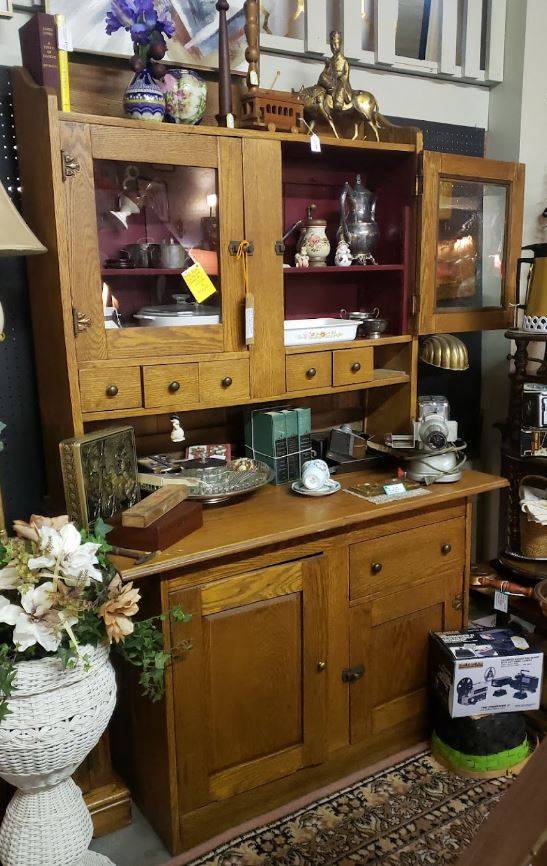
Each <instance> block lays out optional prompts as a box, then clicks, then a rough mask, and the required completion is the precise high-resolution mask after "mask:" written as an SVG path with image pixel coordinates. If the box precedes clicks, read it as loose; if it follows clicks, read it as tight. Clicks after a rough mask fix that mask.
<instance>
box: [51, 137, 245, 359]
mask: <svg viewBox="0 0 547 866" xmlns="http://www.w3.org/2000/svg"><path fill="white" fill-rule="evenodd" d="M87 131H88V139H87V145H88V146H87V147H86V148H84V147H83V146H81V147H80V148H79V152H78V154H77V157H76V158H77V160H78V162H79V165H80V171H78V172H77V173H76V174H75V175H74V176H73V177H70V178H67V179H66V182H65V187H66V190H67V193H66V194H67V197H68V198H69V199H70V200H71V208H70V210H69V213H71V215H72V217H73V220H72V221H71V222H72V224H71V225H69V227H68V234H69V247H70V268H71V285H72V296H73V302H74V308H75V325H76V329H77V330H78V329H79V332H78V334H77V340H76V345H77V354H78V358H79V360H93V359H97V358H124V357H128V358H129V357H131V358H135V357H144V356H150V355H168V354H177V355H178V354H184V353H187V354H199V353H216V352H222V351H237V350H240V349H243V348H244V345H243V343H242V336H241V334H240V331H241V328H240V327H239V324H238V319H240V318H241V317H242V304H243V295H242V291H243V287H242V283H243V281H242V279H241V274H240V273H239V272H238V270H239V271H240V270H241V264H240V263H239V262H236V261H235V259H234V258H233V257H232V256H231V255H230V253H229V245H230V241H232V240H240V239H242V238H243V208H242V205H241V204H238V202H240V201H241V192H240V190H241V187H240V186H238V175H239V178H240V177H241V172H242V166H241V153H240V149H239V147H238V145H237V143H236V142H234V141H232V140H221V141H220V142H219V141H217V140H216V139H214V138H212V137H210V136H201V135H197V134H195V135H185V134H184V133H181V131H179V130H174V131H173V132H170V131H168V132H167V135H166V134H165V133H163V132H162V131H160V135H158V134H157V132H156V131H154V132H152V131H149V130H142V131H141V130H134V129H127V128H123V127H106V126H105V127H98V126H97V127H95V126H91V127H88V130H87ZM78 134H79V137H80V138H81V135H82V134H81V130H79V131H78ZM68 144H74V143H73V142H69V143H68ZM82 145H83V142H82ZM72 150H74V147H72ZM71 155H72V156H74V153H72V152H71ZM225 205H226V207H225Z"/></svg>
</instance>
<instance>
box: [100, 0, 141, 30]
mask: <svg viewBox="0 0 547 866" xmlns="http://www.w3.org/2000/svg"><path fill="white" fill-rule="evenodd" d="M134 20H135V9H134V8H133V4H132V3H131V2H128V0H112V6H111V8H110V11H109V12H108V14H107V16H106V32H107V33H108V35H110V34H111V33H115V31H116V30H120V29H121V28H122V27H125V29H126V30H128V29H129V28H130V27H131V25H132V24H133V22H134Z"/></svg>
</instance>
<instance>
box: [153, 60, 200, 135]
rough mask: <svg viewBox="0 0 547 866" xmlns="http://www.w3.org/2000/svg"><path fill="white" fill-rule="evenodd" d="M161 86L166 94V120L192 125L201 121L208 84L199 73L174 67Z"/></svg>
mask: <svg viewBox="0 0 547 866" xmlns="http://www.w3.org/2000/svg"><path fill="white" fill-rule="evenodd" d="M161 86H162V90H163V92H164V95H165V105H166V117H165V119H166V120H169V121H172V122H174V123H186V124H189V125H191V126H193V125H195V124H196V123H199V122H200V120H201V119H202V117H203V115H204V114H205V104H206V102H207V85H206V83H205V81H204V80H203V79H202V78H200V77H199V75H196V73H195V72H191V71H190V70H189V69H172V70H170V71H169V72H168V73H167V74H166V75H165V77H164V79H163V82H162V85H161Z"/></svg>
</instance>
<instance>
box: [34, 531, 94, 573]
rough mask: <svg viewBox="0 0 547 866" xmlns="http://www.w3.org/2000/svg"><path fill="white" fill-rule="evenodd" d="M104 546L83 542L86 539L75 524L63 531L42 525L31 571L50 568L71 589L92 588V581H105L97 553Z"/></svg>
mask: <svg viewBox="0 0 547 866" xmlns="http://www.w3.org/2000/svg"><path fill="white" fill-rule="evenodd" d="M99 547H100V544H93V543H92V542H91V541H86V542H85V543H82V538H81V535H80V533H79V532H78V530H77V529H76V527H75V526H74V524H73V523H67V524H65V525H64V526H62V527H61V529H55V528H54V527H52V526H42V527H40V528H39V529H38V553H39V554H40V555H38V556H34V557H32V558H31V559H29V563H28V566H29V568H30V569H32V570H33V571H34V570H37V569H49V570H50V571H53V576H55V577H62V578H63V580H64V581H65V582H66V583H67V584H68V585H69V586H89V582H90V581H91V580H97V581H99V582H101V581H102V579H103V576H102V574H101V571H100V570H99V569H98V568H96V567H95V566H96V565H97V564H98V560H97V556H96V554H97V551H98V549H99Z"/></svg>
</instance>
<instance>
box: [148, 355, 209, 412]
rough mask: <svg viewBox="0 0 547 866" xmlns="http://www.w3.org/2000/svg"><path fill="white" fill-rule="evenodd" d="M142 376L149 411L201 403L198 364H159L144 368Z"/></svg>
mask: <svg viewBox="0 0 547 866" xmlns="http://www.w3.org/2000/svg"><path fill="white" fill-rule="evenodd" d="M142 375H143V386H144V405H145V406H146V408H147V409H152V408H156V407H158V408H164V407H165V408H167V407H169V406H181V407H182V406H184V405H185V404H188V403H198V401H199V384H198V383H199V379H198V365H197V364H158V365H157V366H154V367H143V371H142Z"/></svg>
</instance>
